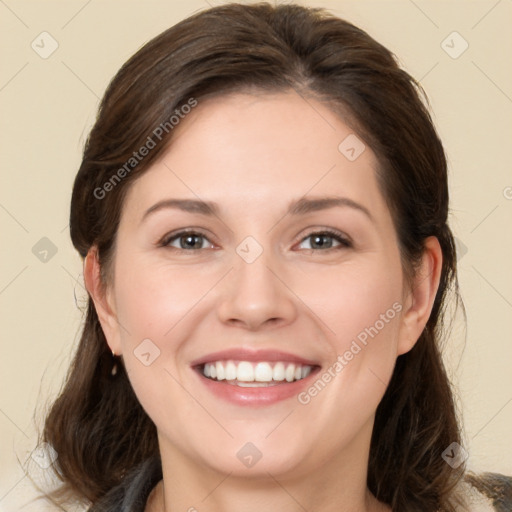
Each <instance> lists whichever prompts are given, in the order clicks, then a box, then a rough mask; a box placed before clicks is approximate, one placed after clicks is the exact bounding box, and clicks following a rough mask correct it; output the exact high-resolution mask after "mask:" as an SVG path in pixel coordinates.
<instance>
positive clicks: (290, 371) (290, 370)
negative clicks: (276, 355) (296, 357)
mask: <svg viewBox="0 0 512 512" xmlns="http://www.w3.org/2000/svg"><path fill="white" fill-rule="evenodd" d="M284 376H285V377H286V381H287V382H291V381H292V380H293V378H294V376H295V365H294V364H289V365H288V366H287V367H286V371H285V372H284Z"/></svg>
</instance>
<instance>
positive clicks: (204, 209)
mask: <svg viewBox="0 0 512 512" xmlns="http://www.w3.org/2000/svg"><path fill="white" fill-rule="evenodd" d="M334 207H348V208H352V209H355V210H358V211H360V212H362V213H364V214H365V215H366V216H367V217H368V218H369V219H370V220H371V221H373V220H374V219H373V216H372V214H371V213H370V211H369V210H368V208H366V207H365V206H363V205H362V204H359V203H357V202H356V201H353V200H352V199H349V198H348V197H339V196H329V197H315V198H310V199H307V198H305V197H302V198H300V199H298V200H296V201H292V202H291V203H290V205H289V206H288V210H287V212H286V214H287V215H293V216H297V215H306V214H307V213H312V212H317V211H321V210H327V209H329V208H334ZM172 208H174V209H178V210H182V211H184V212H188V213H198V214H200V215H207V216H218V215H219V205H218V204H217V203H214V202H211V201H202V200H197V199H164V200H162V201H159V202H158V203H156V204H154V205H153V206H151V207H150V208H149V209H148V210H146V212H145V213H144V215H143V216H142V219H141V222H142V221H144V220H145V219H146V218H147V217H148V216H150V215H151V214H153V213H155V212H157V211H160V210H164V209H172Z"/></svg>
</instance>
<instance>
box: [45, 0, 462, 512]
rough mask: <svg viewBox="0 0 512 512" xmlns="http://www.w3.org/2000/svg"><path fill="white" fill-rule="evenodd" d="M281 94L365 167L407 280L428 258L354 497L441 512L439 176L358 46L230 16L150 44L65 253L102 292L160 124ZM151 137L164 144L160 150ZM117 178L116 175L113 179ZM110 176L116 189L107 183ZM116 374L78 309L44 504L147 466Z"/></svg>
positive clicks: (106, 131) (424, 108) (307, 14)
mask: <svg viewBox="0 0 512 512" xmlns="http://www.w3.org/2000/svg"><path fill="white" fill-rule="evenodd" d="M290 90H294V91H295V92H296V93H297V94H299V95H301V96H302V97H304V99H305V100H306V101H307V99H308V98H315V99H316V100H318V101H322V102H324V103H325V104H326V105H328V106H329V108H331V110H332V111H333V112H335V113H336V114H338V115H339V116H340V117H341V118H342V119H343V120H344V122H345V123H346V124H348V125H349V126H350V127H351V129H353V130H354V132H355V133H357V134H358V136H359V137H360V138H361V139H362V140H363V141H364V142H365V144H367V145H368V146H369V147H371V148H372V150H373V151H374V153H375V154H376V156H377V159H378V162H379V169H378V170H377V178H378V182H379V186H380V188H381V191H382V194H383V196H384V197H385V199H386V202H387V204H388V206H389V208H390V211H391V214H392V217H393V222H394V226H395V229H396V232H397V234H398V239H399V246H400V253H401V260H402V265H403V269H404V274H405V276H407V277H409V278H411V277H412V276H413V275H414V272H415V269H416V268H417V267H416V265H417V263H418V261H419V259H420V257H421V255H422V253H423V250H424V241H425V239H426V238H427V237H429V236H435V237H437V238H438V240H439V243H440V245H441V248H442V253H443V261H442V270H441V278H440V285H439V289H438V291H437V295H436V298H435V302H434V306H433V309H432V314H431V316H430V318H429V320H428V323H427V325H426V327H425V330H424V331H423V333H422V334H421V336H420V338H419V340H418V342H417V343H416V344H415V346H414V348H413V349H412V350H410V351H409V352H408V353H406V354H403V355H401V356H399V357H398V359H397V362H396V366H395V369H394V373H393V376H392V379H391V381H390V383H389V386H388V388H387V391H386V393H385V395H384V397H383V399H382V401H381V403H380V404H379V406H378V408H377V411H376V417H375V425H374V429H373V435H372V439H371V446H370V458H369V467H368V482H367V484H368V487H369V489H370V491H371V492H372V493H373V494H374V495H375V496H376V497H377V498H378V499H379V500H380V501H382V502H384V503H386V504H389V505H390V506H391V507H392V508H393V511H394V512H402V511H407V512H411V511H416V510H421V511H426V510H428V511H443V512H448V511H452V510H453V509H454V504H455V501H456V500H455V494H456V493H455V492H454V489H455V488H456V485H457V483H458V482H459V480H460V479H461V477H462V475H463V474H464V465H461V466H460V467H459V468H458V469H456V470H455V469H452V468H451V467H450V465H448V464H447V463H446V462H445V461H444V460H443V458H442V456H441V455H442V452H443V451H444V450H445V449H446V448H447V447H448V446H449V445H450V444H451V443H453V442H458V443H460V442H461V441H460V436H461V434H460V427H459V424H458V420H457V411H456V407H455V403H454V398H453V393H452V390H451V387H450V383H449V379H448V377H447V374H446V371H445V367H444V365H443V361H442V358H441V343H442V340H443V339H446V334H447V333H446V332H445V331H446V329H445V328H444V327H446V324H445V322H444V321H443V318H444V317H445V316H446V315H445V313H446V305H447V304H448V302H447V297H453V298H454V299H455V300H456V303H458V302H459V301H460V297H459V294H458V285H457V275H456V254H455V245H454V239H453V236H452V233H451V231H450V228H449V227H448V224H447V216H448V179H447V162H446V157H445V153H444V150H443V146H442V143H441V141H440V139H439V137H438V135H437V133H436V130H435V127H434V125H433V121H432V119H431V116H430V114H429V104H428V99H427V98H426V95H425V94H424V91H423V90H422V88H421V86H420V85H419V83H418V82H417V81H415V80H414V79H413V78H412V77H411V76H410V75H409V74H408V73H407V72H405V71H404V70H402V69H401V68H400V66H399V64H398V62H397V59H396V58H395V56H394V55H393V54H392V53H391V52H390V51H389V50H387V49H386V48H385V47H384V46H382V45H381V44H379V43H378V42H376V41H375V40H374V39H373V38H371V37H370V36H369V35H368V34H367V33H366V32H364V31H363V30H361V29H359V28H357V27H355V26H354V25H352V24H351V23H349V22H347V21H344V20H342V19H340V18H338V17H335V16H333V15H332V14H330V13H329V12H327V11H325V10H323V9H316V8H306V7H302V6H298V5H278V6H272V5H270V4H268V3H259V4H252V5H241V4H227V5H222V6H218V7H214V8H211V9H208V10H205V11H202V12H199V13H197V14H195V15H193V16H191V17H189V18H187V19H185V20H183V21H181V22H180V23H178V24H176V25H174V26H173V27H171V28H169V29H168V30H166V31H165V32H163V33H162V34H160V35H159V36H157V37H156V38H154V39H152V40H151V41H149V42H148V43H147V44H145V45H144V46H143V47H142V48H141V49H140V50H138V51H137V53H136V54H135V55H134V56H133V57H131V58H130V59H129V60H128V61H127V62H126V63H125V64H124V65H123V67H122V68H121V69H120V71H119V72H118V73H117V75H116V76H115V77H114V78H113V80H112V81H111V83H110V84H109V86H108V88H107V90H106V92H105V95H104V97H103V99H102V101H101V105H100V107H99V111H98V115H97V119H96V121H95V124H94V126H93V128H92V130H91V132H90V134H89V137H88V139H87V142H86V144H85V148H84V152H83V160H82V163H81V166H80V169H79V171H78V174H77V176H76V179H75V182H74V187H73V193H72V201H71V215H70V231H71V239H72V241H73V245H74V246H75V248H76V249H77V250H78V252H79V253H80V255H81V256H82V257H85V256H86V255H87V253H88V251H89V250H90V249H91V247H93V246H95V247H97V249H98V254H99V260H100V264H101V268H102V279H104V281H105V283H108V279H109V271H108V269H109V263H110V262H111V260H112V254H113V251H114V250H115V240H116V231H117V228H118V224H119V218H120V213H121V209H122V207H123V200H124V197H125V196H126V192H127V190H128V189H129V187H130V184H131V183H133V181H134V180H135V179H137V177H139V176H141V175H142V173H143V172H145V170H147V169H148V168H149V167H150V165H151V164H152V163H153V162H155V160H156V159H157V158H158V157H159V156H161V155H162V153H163V152H164V151H165V149H166V148H167V147H168V145H169V142H170V141H171V140H172V137H173V131H172V126H171V123H169V120H170V119H171V117H172V116H173V115H175V116H176V115H178V114H179V113H180V112H186V109H185V107H184V106H185V105H187V104H189V105H190V101H191V98H193V99H194V101H197V102H199V103H200V102H201V100H202V99H204V98H206V97H212V96H216V95H217V96H219V95H225V94H228V93H231V92H251V91H256V92H263V93H264V92H271V93H275V92H287V91H290ZM184 122H186V121H184ZM165 123H167V125H165ZM161 126H166V127H167V129H166V130H163V131H162V130H160V131H162V133H161V134H160V135H161V137H160V138H158V137H156V136H155V129H156V128H157V127H161ZM158 133H160V132H158ZM148 137H150V138H152V140H154V141H155V143H156V144H155V145H156V147H154V148H153V149H151V151H149V153H148V154H147V156H145V157H144V158H142V159H140V161H137V163H136V164H134V162H132V164H133V166H132V167H133V168H132V167H130V169H129V171H127V167H126V162H128V161H130V158H132V157H133V153H134V151H137V150H138V149H139V148H141V147H142V146H144V145H147V144H148ZM123 166H125V167H124V169H125V171H126V172H124V173H122V172H121V173H119V169H121V168H123ZM116 174H117V176H118V177H120V174H122V179H119V180H118V179H117V178H115V180H114V181H113V179H114V178H113V176H114V175H116ZM109 180H110V181H109ZM107 182H110V183H111V186H108V187H107V188H108V191H106V188H105V183H107ZM107 192H108V193H107ZM450 292H451V293H450ZM443 326H444V327H443ZM114 364H116V361H115V360H114V358H113V356H112V354H111V352H110V350H109V347H108V345H107V342H106V339H105V336H104V333H103V331H102V328H101V326H100V323H99V321H98V316H97V314H96V311H95V308H94V305H93V302H92V300H91V298H90V297H89V299H88V304H87V312H86V316H85V324H84V326H83V331H82V333H81V339H80V342H79V344H78V347H77V349H76V353H75V354H74V358H73V360H72V363H71V366H70V368H69V371H68V374H67V376H66V379H65V382H64V384H63V387H62V389H61V391H60V395H59V396H58V398H57V399H56V400H55V401H54V402H53V403H52V405H51V407H50V410H49V413H48V414H47V416H46V418H45V424H44V428H43V430H42V432H41V434H40V438H39V441H40V442H43V441H44V442H47V443H49V444H50V445H51V446H52V447H53V448H54V449H55V450H56V452H57V453H58V458H57V459H56V461H55V462H54V470H55V472H56V474H57V476H58V477H59V479H60V481H62V483H61V485H60V487H59V488H58V489H56V490H54V491H53V492H50V493H48V494H47V496H48V498H49V499H51V500H52V501H54V502H55V503H59V504H60V505H62V504H64V503H68V502H71V501H72V500H73V501H74V502H76V501H77V500H78V501H79V502H82V503H84V504H94V503H97V502H98V500H100V499H101V498H102V497H103V496H104V495H105V494H106V493H107V492H108V491H109V490H110V489H112V488H113V487H114V486H116V485H118V484H119V483H120V482H121V480H122V478H123V476H124V475H125V474H126V473H127V472H128V471H130V470H131V469H133V468H135V467H136V466H137V465H139V464H140V463H142V462H143V461H144V460H146V459H147V458H148V457H151V456H155V455H158V453H159V449H158V442H157V432H156V427H155V425H154V424H153V422H152V421H151V420H150V418H149V417H148V415H147V414H146V413H145V411H144V410H143V408H142V406H141V405H140V403H139V402H138V400H137V398H136V396H135V394H134V391H133V389H132V386H131V384H130V381H129V379H128V377H127V374H126V371H125V368H124V367H123V363H122V360H119V361H117V364H118V366H119V369H118V372H117V374H116V375H115V376H113V375H111V370H112V368H113V365H114Z"/></svg>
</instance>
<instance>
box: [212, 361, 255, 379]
mask: <svg viewBox="0 0 512 512" xmlns="http://www.w3.org/2000/svg"><path fill="white" fill-rule="evenodd" d="M217 364H219V363H217ZM236 380H240V381H242V382H254V368H253V367H252V364H251V363H249V362H247V361H241V362H240V363H238V368H237V369H236Z"/></svg>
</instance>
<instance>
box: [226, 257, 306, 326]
mask: <svg viewBox="0 0 512 512" xmlns="http://www.w3.org/2000/svg"><path fill="white" fill-rule="evenodd" d="M276 269H277V270H276ZM284 274H285V272H284V271H283V270H282V269H281V271H279V266H278V265H276V264H275V262H271V261H270V258H269V257H267V256H266V251H263V253H262V254H261V256H260V257H259V258H258V259H257V260H256V261H254V262H252V263H247V262H246V261H244V260H243V259H242V258H239V256H238V255H235V263H234V268H233V270H231V272H230V273H229V276H227V279H226V282H225V283H224V288H223V290H222V293H221V296H220V302H219V306H218V317H219V319H220V320H221V321H222V322H223V323H225V324H231V325H238V326H239V327H242V328H245V329H248V330H251V331H254V330H259V329H262V328H266V327H268V328H272V327H277V326H284V325H287V324H289V323H291V322H293V321H294V319H295V317H296V314H297V309H296V304H295V302H294V298H295V295H294V293H293V292H292V290H291V289H290V288H289V287H288V286H287V285H286V276H285V275H284Z"/></svg>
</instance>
